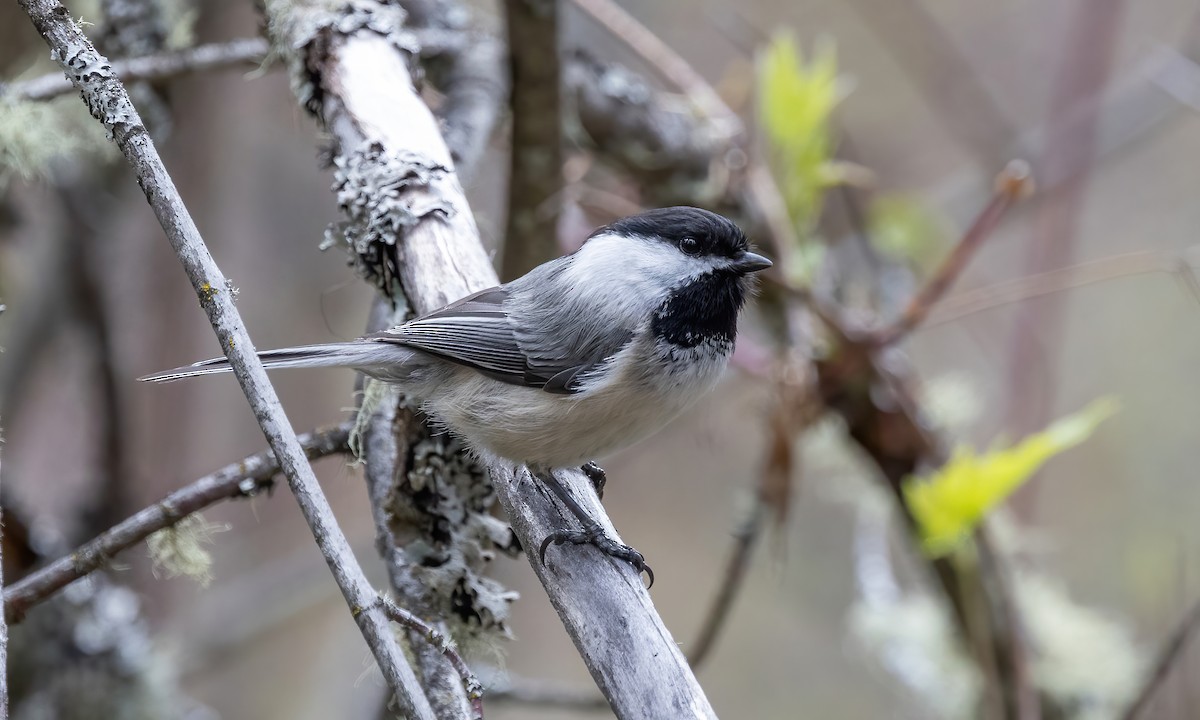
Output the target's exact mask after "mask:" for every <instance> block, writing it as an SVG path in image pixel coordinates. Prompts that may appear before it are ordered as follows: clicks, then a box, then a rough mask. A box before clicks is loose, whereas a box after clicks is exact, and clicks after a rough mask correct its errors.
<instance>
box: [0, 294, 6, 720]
mask: <svg viewBox="0 0 1200 720" xmlns="http://www.w3.org/2000/svg"><path fill="white" fill-rule="evenodd" d="M0 312H4V310H3V306H0ZM2 447H3V446H0V448H2ZM0 462H3V456H2V455H0ZM2 523H3V518H0V524H2ZM2 592H4V552H3V543H0V593H2ZM0 720H8V621H7V620H6V619H5V617H4V614H3V613H0Z"/></svg>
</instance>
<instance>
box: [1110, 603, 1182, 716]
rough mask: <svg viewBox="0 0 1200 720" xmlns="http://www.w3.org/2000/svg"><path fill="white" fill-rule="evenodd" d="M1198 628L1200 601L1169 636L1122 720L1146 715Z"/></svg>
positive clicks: (1122, 714) (1123, 714)
mask: <svg viewBox="0 0 1200 720" xmlns="http://www.w3.org/2000/svg"><path fill="white" fill-rule="evenodd" d="M1197 628H1200V601H1197V602H1196V603H1194V604H1193V605H1192V606H1191V607H1190V608H1189V609H1188V611H1187V613H1185V614H1184V616H1183V618H1182V619H1181V620H1180V621H1179V624H1178V625H1176V626H1175V629H1174V630H1173V631H1172V632H1171V634H1170V635H1168V636H1167V641H1166V642H1165V643H1164V644H1163V646H1162V649H1161V650H1159V652H1158V657H1157V658H1155V660H1154V664H1153V665H1152V666H1151V669H1150V672H1149V674H1148V675H1147V676H1146V680H1145V682H1144V683H1143V685H1142V688H1141V690H1139V691H1138V693H1137V695H1136V696H1134V700H1133V702H1132V703H1130V704H1129V707H1128V709H1126V710H1125V712H1123V713H1121V718H1122V720H1138V718H1140V717H1142V716H1144V715H1145V714H1146V712H1147V711H1148V710H1149V709H1150V704H1151V702H1152V701H1153V700H1154V693H1155V692H1157V690H1158V689H1159V688H1160V687H1162V684H1163V683H1164V682H1165V681H1166V679H1167V676H1168V675H1170V673H1171V669H1172V668H1173V667H1174V666H1175V665H1176V664H1177V663H1178V662H1179V661H1180V660H1181V659H1182V658H1183V651H1184V649H1185V648H1186V647H1187V641H1188V640H1189V639H1191V637H1192V635H1193V634H1194V633H1195V632H1196V629H1197Z"/></svg>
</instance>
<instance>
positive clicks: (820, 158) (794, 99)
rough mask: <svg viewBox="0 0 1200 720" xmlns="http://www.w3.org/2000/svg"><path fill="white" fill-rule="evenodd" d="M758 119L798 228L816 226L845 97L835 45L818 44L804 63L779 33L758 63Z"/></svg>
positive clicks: (829, 180)
mask: <svg viewBox="0 0 1200 720" xmlns="http://www.w3.org/2000/svg"><path fill="white" fill-rule="evenodd" d="M758 85H759V93H758V98H759V120H760V122H761V124H762V127H763V130H764V131H765V134H766V138H767V141H768V144H769V148H768V151H769V154H770V159H771V169H772V171H773V172H774V173H775V175H776V178H777V179H778V181H779V186H780V190H781V191H782V193H783V196H784V200H785V201H786V202H787V207H788V213H789V215H790V216H791V219H792V221H793V222H794V223H796V225H797V226H799V227H801V228H807V227H809V226H811V225H812V224H813V223H815V221H816V218H817V215H818V213H819V210H820V203H821V197H822V195H823V193H824V191H825V189H826V188H827V187H828V186H829V185H831V184H833V183H834V182H836V173H835V172H833V171H831V170H830V167H829V166H830V160H831V156H832V153H833V133H832V131H831V128H830V120H831V118H832V114H833V109H834V108H835V107H836V106H837V104H838V102H839V101H840V99H841V94H840V91H839V87H838V76H837V54H836V52H835V50H834V46H833V43H832V42H822V43H817V47H816V51H815V52H814V53H813V56H812V58H811V60H809V61H807V62H805V61H804V59H803V57H802V55H801V52H800V46H799V43H797V41H796V39H795V37H793V36H792V35H791V34H789V33H779V34H777V35H776V36H775V37H774V38H772V40H771V42H770V44H768V45H767V47H766V48H765V49H764V50H763V52H762V54H761V56H760V57H759V62H758Z"/></svg>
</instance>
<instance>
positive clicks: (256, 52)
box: [0, 30, 503, 101]
mask: <svg viewBox="0 0 1200 720" xmlns="http://www.w3.org/2000/svg"><path fill="white" fill-rule="evenodd" d="M419 37H420V41H421V55H422V57H435V56H438V55H441V54H443V53H451V52H453V53H459V52H460V51H461V54H463V55H466V56H469V57H483V58H486V57H488V56H489V55H498V53H497V52H496V51H495V48H496V43H495V42H494V41H491V40H488V39H486V38H480V39H479V42H478V45H477V44H476V42H475V41H474V40H471V39H469V38H467V37H466V35H464V34H463V33H460V32H456V31H452V30H425V31H421V32H420V33H419ZM477 47H484V50H485V51H486V52H479V51H478V50H477V49H476V48H477ZM268 50H270V43H268V42H267V41H266V39H264V38H240V39H237V40H230V41H228V42H220V43H208V44H206V45H196V46H194V47H190V48H185V49H183V50H172V51H169V52H161V53H154V54H152V55H144V56H140V57H131V58H128V59H123V60H113V61H112V63H111V64H112V70H113V72H114V73H116V75H117V77H118V78H120V79H121V80H123V81H124V82H126V83H130V82H135V81H141V80H164V79H166V78H173V77H176V76H178V75H187V74H190V73H199V72H205V71H207V70H216V69H219V68H225V67H232V66H235V65H243V66H246V68H247V69H253V68H256V67H261V66H262V65H263V63H265V62H267V61H268V57H267V52H268ZM498 61H499V58H498V57H495V58H493V60H492V62H493V64H495V66H496V67H498ZM74 87H75V86H74V85H72V84H71V81H70V80H68V79H67V78H66V77H64V76H62V75H59V74H57V73H51V74H47V75H43V76H41V77H37V78H33V79H32V80H25V81H23V82H15V83H8V84H3V83H0V98H11V99H14V100H33V101H40V100H52V99H54V98H56V97H59V96H60V95H65V94H67V93H69V92H71V91H72V90H73V89H74ZM502 89H503V85H501V90H502Z"/></svg>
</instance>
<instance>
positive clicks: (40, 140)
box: [0, 97, 116, 188]
mask: <svg viewBox="0 0 1200 720" xmlns="http://www.w3.org/2000/svg"><path fill="white" fill-rule="evenodd" d="M115 156H116V148H115V147H114V146H113V145H112V144H111V143H108V142H105V141H104V132H103V130H102V129H101V128H100V127H99V126H98V125H97V124H96V123H95V121H93V120H92V119H91V118H89V117H87V116H86V115H85V114H84V113H83V112H81V111H80V106H79V102H78V100H76V99H75V98H70V97H63V98H59V99H58V100H56V101H52V102H20V101H7V100H0V188H2V187H3V186H4V185H5V184H7V183H8V182H9V181H10V180H12V179H13V178H14V177H20V178H25V179H42V178H46V177H49V175H50V172H51V170H52V169H53V165H54V163H55V162H56V161H59V160H62V159H65V158H84V159H87V160H108V159H111V158H113V157H115Z"/></svg>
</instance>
